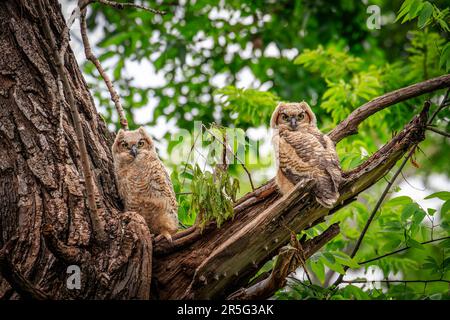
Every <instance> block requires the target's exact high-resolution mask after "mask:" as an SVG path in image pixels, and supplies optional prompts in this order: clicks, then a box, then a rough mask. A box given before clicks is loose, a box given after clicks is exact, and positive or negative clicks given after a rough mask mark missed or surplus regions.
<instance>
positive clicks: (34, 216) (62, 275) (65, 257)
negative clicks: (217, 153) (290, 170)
mask: <svg viewBox="0 0 450 320" xmlns="http://www.w3.org/2000/svg"><path fill="white" fill-rule="evenodd" d="M43 3H44V5H45V8H46V10H45V12H46V16H45V17H39V15H38V11H37V6H36V3H35V1H33V2H30V1H24V0H16V1H13V0H7V1H2V2H0V21H1V22H0V23H1V28H0V30H1V31H0V48H2V55H1V57H0V144H1V147H2V150H3V151H2V152H1V153H0V199H1V203H2V206H1V208H0V232H1V234H0V248H1V249H0V298H6V299H8V298H10V299H14V298H19V297H21V298H35V299H52V298H53V299H54V298H56V299H66V298H78V299H105V298H109V299H111V298H116V299H148V298H150V292H151V296H152V298H160V299H177V298H191V299H192V298H207V299H213V298H225V297H228V296H229V295H231V297H233V298H236V297H238V296H242V295H241V294H233V293H234V292H236V291H239V292H240V293H242V292H245V290H244V289H242V288H243V287H246V286H247V285H248V281H249V279H250V278H252V277H253V276H254V275H255V273H256V272H257V271H258V269H259V268H260V267H261V266H262V265H263V264H264V263H265V262H266V261H268V260H269V259H271V258H272V257H273V256H275V255H277V254H278V252H279V250H280V248H281V247H282V246H284V245H285V244H286V243H287V242H288V241H289V239H290V235H291V231H290V230H293V231H295V232H300V231H301V230H304V229H307V228H309V227H311V226H312V225H315V224H317V223H318V222H320V221H322V220H323V217H324V216H326V215H328V214H330V213H333V212H335V211H336V210H338V209H339V207H342V206H345V205H347V204H348V203H350V202H352V201H354V200H355V197H356V196H357V195H358V194H359V193H360V192H362V191H364V190H365V189H367V188H368V187H370V186H371V185H373V184H374V183H376V182H377V181H378V180H379V179H381V178H382V177H383V176H384V175H385V174H386V173H387V172H388V171H389V170H390V169H391V168H392V166H394V164H395V163H396V161H397V160H398V159H400V158H401V157H402V156H403V155H404V153H405V152H406V151H407V150H408V149H409V148H410V147H411V146H412V145H414V144H416V143H418V142H420V141H421V140H422V139H424V128H425V122H426V119H427V111H428V110H427V109H426V110H424V111H423V112H422V113H421V114H420V115H419V116H417V117H415V118H414V119H413V120H412V121H411V122H410V123H409V124H407V125H406V126H405V128H404V130H403V131H401V132H400V133H399V134H398V135H397V136H395V137H394V138H393V139H392V141H390V142H389V143H387V144H386V145H385V146H384V147H383V148H381V149H380V150H379V151H378V152H377V153H376V154H374V155H373V156H372V157H371V158H370V159H368V160H367V161H366V162H365V163H364V164H362V165H361V166H359V167H358V168H356V169H355V170H353V171H351V172H348V173H345V178H346V179H345V182H344V183H343V184H342V186H341V188H340V191H341V195H342V196H341V198H340V201H339V204H338V206H337V207H336V208H334V209H332V210H331V211H330V210H329V209H325V208H324V207H321V206H319V205H318V204H317V203H316V202H315V201H314V200H313V198H312V197H311V196H310V195H309V190H310V189H311V185H312V183H313V182H312V181H310V182H308V183H306V184H304V185H299V186H297V187H296V188H295V190H293V191H292V192H291V193H290V194H287V195H285V196H284V197H282V198H281V197H280V194H279V193H278V192H277V190H276V186H275V184H274V182H273V181H269V182H268V183H267V184H265V185H263V186H262V187H260V188H258V189H257V190H255V191H254V192H252V193H250V194H248V195H246V196H244V197H243V198H242V199H240V200H239V201H238V203H236V205H235V217H234V219H233V220H231V221H227V222H226V223H225V224H224V225H223V226H222V227H221V228H220V229H218V228H217V227H216V226H215V224H214V223H209V224H208V225H207V226H206V228H205V230H203V232H200V230H198V229H196V228H191V229H188V230H185V231H182V232H179V233H178V234H176V235H175V236H174V242H173V244H172V245H170V244H169V243H167V241H166V240H165V239H163V238H161V237H158V238H157V239H155V240H153V239H152V236H151V235H150V233H149V230H148V228H147V226H146V224H145V222H144V220H143V219H142V217H141V216H139V215H137V214H135V213H133V212H124V213H123V212H121V209H122V206H121V203H120V199H118V195H117V190H116V186H115V181H114V178H113V177H114V174H113V166H112V156H111V151H110V146H111V144H112V138H113V137H112V135H111V134H110V133H109V132H108V130H107V129H106V125H105V123H104V122H103V120H102V119H101V118H100V116H99V115H98V114H97V112H96V110H95V106H94V103H93V99H92V97H91V95H90V93H89V90H88V87H87V85H86V83H85V81H84V79H83V76H82V74H81V72H80V70H79V67H78V65H77V62H76V61H75V58H74V55H73V53H72V51H71V50H70V48H68V49H67V51H66V52H65V55H64V62H65V69H66V71H67V74H68V75H69V80H70V86H71V88H72V91H73V92H74V95H75V99H76V105H77V107H78V112H79V113H80V116H81V123H82V127H83V131H84V139H85V141H86V144H87V146H88V153H89V159H90V161H91V167H92V168H93V169H94V176H95V184H96V201H97V207H98V212H99V216H100V218H101V220H102V221H103V222H104V225H105V231H106V233H107V235H108V237H109V240H110V241H109V242H108V243H106V244H104V245H100V244H99V243H96V242H95V241H92V239H93V235H92V224H91V221H90V218H89V217H90V216H89V211H88V205H87V199H86V191H85V184H84V181H83V174H82V166H81V162H80V152H79V148H78V145H77V141H76V138H75V131H74V126H73V123H72V118H71V114H70V112H69V107H68V105H67V103H66V101H65V94H64V92H62V90H61V89H60V88H61V85H60V84H59V79H58V73H57V71H56V67H55V64H54V62H53V61H52V59H51V58H50V57H51V56H52V55H51V54H50V51H49V50H50V49H49V48H50V46H49V44H48V41H47V40H46V38H45V37H44V36H43V34H44V33H43V27H42V23H41V22H42V20H41V19H47V21H49V23H50V27H51V29H52V31H53V37H54V38H55V39H56V42H57V44H58V46H59V47H61V42H62V39H63V34H64V32H65V31H64V30H65V29H64V28H65V22H64V19H63V16H62V14H61V8H60V5H59V4H58V3H57V1H56V0H44V1H43ZM436 79H437V80H436ZM436 79H434V80H435V81H434V82H430V83H428V82H424V83H423V84H425V85H424V86H420V87H418V88H413V89H408V90H407V94H405V95H404V96H403V98H402V92H400V93H398V92H397V93H396V95H395V97H396V98H395V101H396V102H398V101H402V99H407V98H411V97H414V96H418V95H420V94H423V93H425V92H430V91H433V90H437V89H439V88H443V87H446V86H449V84H450V76H448V75H447V76H443V77H440V78H436ZM386 101H387V102H386ZM389 101H390V102H389ZM391 102H392V100H389V99H384V100H383V99H381V102H380V103H378V104H377V105H376V106H375V107H376V108H377V111H378V110H381V109H382V108H384V107H387V106H389V105H390V104H392V103H391ZM383 103H384V105H383ZM366 108H368V107H366ZM370 108H372V107H370ZM369 111H370V110H369ZM367 114H368V115H370V114H371V113H370V112H367ZM356 116H358V113H356ZM349 118H351V117H349ZM350 120H351V119H350ZM361 121H362V119H361V118H356V120H354V121H350V122H349V123H351V126H341V127H339V128H338V130H336V129H335V130H334V131H333V136H334V137H337V138H336V139H335V141H336V142H337V141H338V140H340V139H342V138H343V137H345V136H347V135H349V134H353V133H354V132H356V128H357V126H358V124H359V123H360V122H361ZM350 127H351V128H350ZM337 232H338V227H333V228H332V229H331V228H330V232H329V233H327V234H323V235H321V237H320V236H319V237H320V238H319V239H316V240H314V239H313V240H314V241H310V242H306V243H304V246H303V247H304V248H305V252H304V254H305V257H306V258H307V257H308V256H310V255H312V254H313V253H314V252H316V251H317V250H318V249H319V248H320V247H321V246H322V245H324V243H325V242H326V241H329V240H330V239H331V238H332V237H333V236H334V235H335V234H336V233H337ZM153 256H154V258H152V257H153ZM152 260H153V261H152ZM69 265H78V266H79V267H80V269H81V289H80V290H77V289H69V288H68V287H67V285H66V282H67V279H68V276H70V274H68V273H67V267H68V266H69ZM282 265H283V266H284V267H283V270H284V271H283V272H273V273H272V278H270V277H268V278H265V279H263V281H264V282H261V283H260V285H258V286H256V287H254V288H256V289H252V290H248V292H250V293H251V294H252V295H253V296H254V295H255V292H261V293H262V294H263V296H268V293H270V292H273V290H275V289H276V288H275V287H276V286H275V282H276V281H278V279H280V276H281V275H285V272H287V271H286V270H288V271H289V270H291V269H290V268H289V267H286V266H287V265H288V264H286V263H283V264H282ZM152 271H153V272H152ZM152 274H153V277H152ZM1 275H3V278H2V277H1ZM274 279H275V280H274ZM274 281H275V282H274ZM264 283H267V284H270V290H264V286H263V284H264ZM150 288H152V290H151V291H150ZM256 297H257V296H256Z"/></svg>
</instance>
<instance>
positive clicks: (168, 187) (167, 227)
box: [112, 128, 178, 241]
mask: <svg viewBox="0 0 450 320" xmlns="http://www.w3.org/2000/svg"><path fill="white" fill-rule="evenodd" d="M112 153H113V157H114V169H115V174H116V179H117V185H118V188H119V194H120V196H121V197H122V199H123V201H124V204H125V209H126V210H128V211H136V212H137V213H139V214H140V215H142V216H143V217H144V219H145V221H146V222H147V225H148V227H149V228H150V231H151V232H152V233H154V234H162V235H163V236H164V237H166V238H167V240H169V241H172V236H171V235H172V234H174V233H175V232H176V231H177V229H178V214H177V207H178V205H177V201H176V198H175V193H174V191H173V187H172V182H171V181H170V178H169V175H168V174H167V171H166V168H165V167H164V165H163V163H162V162H161V160H160V159H159V157H158V154H157V153H156V150H155V147H154V145H153V141H152V139H151V137H150V136H149V135H148V134H147V133H146V132H145V130H144V129H143V128H139V129H137V130H135V131H124V130H122V129H121V130H119V132H118V133H117V136H116V140H115V141H114V144H113V147H112Z"/></svg>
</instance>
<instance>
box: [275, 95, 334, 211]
mask: <svg viewBox="0 0 450 320" xmlns="http://www.w3.org/2000/svg"><path fill="white" fill-rule="evenodd" d="M270 126H271V127H272V129H274V133H273V137H272V142H273V144H274V147H275V155H276V159H277V176H276V182H277V185H278V187H279V189H280V191H281V192H282V193H283V194H285V193H287V192H289V191H290V190H292V188H293V187H294V186H295V185H296V184H297V183H299V182H300V181H302V180H303V179H314V180H315V181H316V184H315V188H314V195H315V197H316V200H317V202H319V203H320V204H321V205H322V206H324V207H327V208H331V207H333V205H334V203H335V202H336V201H337V200H338V198H339V189H338V187H339V184H340V182H341V180H342V171H341V168H340V165H339V159H338V157H337V154H336V149H335V147H334V144H333V142H332V141H331V139H330V138H329V137H328V136H326V135H323V134H322V133H321V132H320V131H319V129H317V124H316V116H315V115H314V113H313V112H312V110H311V108H310V107H309V105H308V104H307V103H306V102H300V103H280V104H279V105H278V106H277V108H276V109H275V111H274V112H273V114H272V119H271V121H270Z"/></svg>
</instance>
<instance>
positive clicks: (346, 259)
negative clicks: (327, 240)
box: [333, 251, 361, 269]
mask: <svg viewBox="0 0 450 320" xmlns="http://www.w3.org/2000/svg"><path fill="white" fill-rule="evenodd" d="M333 255H334V258H335V259H336V261H337V262H339V263H340V264H343V265H345V266H348V267H350V268H352V269H358V268H360V267H361V266H360V265H359V264H358V263H357V262H356V261H355V260H354V259H353V258H351V257H350V256H349V255H347V254H346V253H344V252H339V251H334V252H333Z"/></svg>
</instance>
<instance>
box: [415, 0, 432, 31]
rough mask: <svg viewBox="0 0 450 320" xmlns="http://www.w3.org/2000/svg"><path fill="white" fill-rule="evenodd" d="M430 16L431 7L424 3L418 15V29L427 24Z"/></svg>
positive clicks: (429, 4) (426, 2)
mask: <svg viewBox="0 0 450 320" xmlns="http://www.w3.org/2000/svg"><path fill="white" fill-rule="evenodd" d="M432 14H433V5H432V4H431V3H429V2H428V1H425V3H424V4H423V7H422V10H421V11H420V14H419V19H418V21H417V26H418V27H419V28H423V27H424V26H425V25H426V24H427V23H428V22H429V20H430V18H431V15H432Z"/></svg>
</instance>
